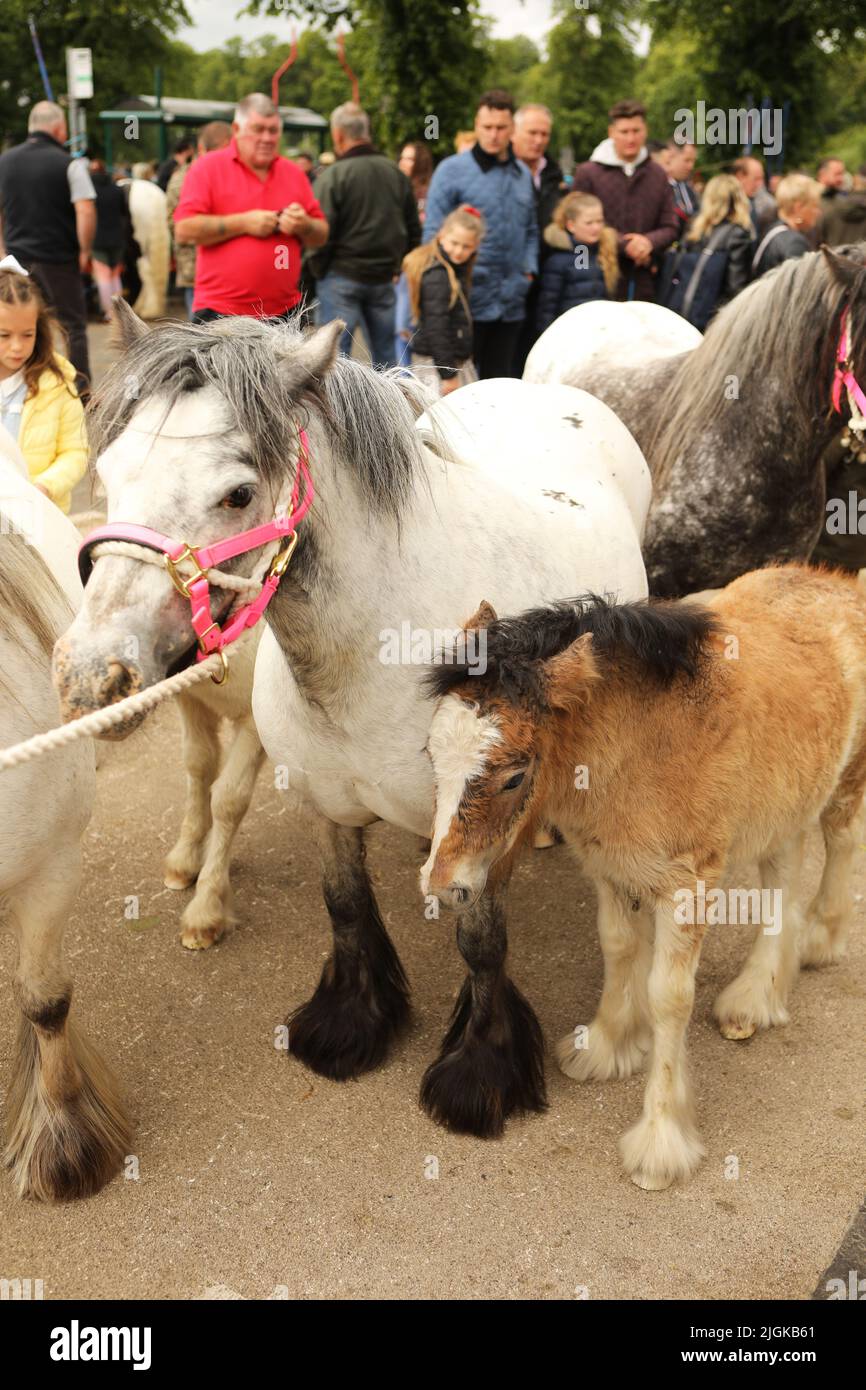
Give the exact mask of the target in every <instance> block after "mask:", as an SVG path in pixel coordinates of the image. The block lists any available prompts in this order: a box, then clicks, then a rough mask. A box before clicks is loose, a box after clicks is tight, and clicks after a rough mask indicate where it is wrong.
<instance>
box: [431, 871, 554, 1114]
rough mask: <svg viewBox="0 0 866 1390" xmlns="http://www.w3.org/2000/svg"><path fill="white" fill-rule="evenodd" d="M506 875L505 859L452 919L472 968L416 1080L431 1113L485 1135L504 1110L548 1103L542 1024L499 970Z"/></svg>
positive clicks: (504, 938)
mask: <svg viewBox="0 0 866 1390" xmlns="http://www.w3.org/2000/svg"><path fill="white" fill-rule="evenodd" d="M509 876H510V865H509V866H508V867H507V868H502V869H500V876H499V878H498V880H497V881H496V882H495V883H490V882H488V887H487V888H486V889H485V892H484V893H483V894H482V896H481V898H480V899H479V901H478V902H477V903H476V905H475V906H474V907H473V908H471V909H470V910H469V911H468V912H466V913H464V914H463V915H462V916H461V917H460V918H459V920H458V924H457V945H458V947H459V949H460V954H461V955H462V956H463V959H464V960H465V961H466V964H467V965H468V967H469V972H470V973H469V975H468V976H467V978H466V980H465V981H464V983H463V987H462V989H461V991H460V994H459V996H458V999H457V1003H456V1005H455V1006H454V1012H453V1014H452V1016H451V1023H450V1025H449V1028H448V1032H447V1033H446V1035H445V1038H444V1040H443V1042H442V1050H441V1052H440V1054H439V1056H438V1058H437V1059H436V1061H435V1062H434V1063H433V1064H432V1066H430V1067H428V1069H427V1071H426V1073H425V1075H424V1080H423V1081H422V1083H421V1104H422V1105H423V1106H424V1109H425V1110H426V1111H427V1112H428V1114H430V1115H431V1116H432V1117H433V1119H434V1120H437V1121H438V1122H439V1123H440V1124H443V1125H445V1126H446V1127H447V1128H448V1129H453V1130H457V1131H458V1132H460V1133H462V1134H477V1135H478V1136H479V1137H480V1138H483V1139H486V1138H493V1137H495V1136H496V1135H499V1134H501V1133H502V1130H503V1128H504V1126H505V1121H506V1120H507V1118H508V1116H509V1115H512V1114H514V1113H515V1112H522V1111H531V1110H544V1109H545V1107H546V1105H547V1097H546V1093H545V1087H544V1039H543V1037H542V1033H541V1026H540V1024H539V1022H538V1019H537V1018H536V1016H535V1013H534V1012H533V1009H532V1006H531V1005H530V1004H529V1002H528V1001H527V1000H526V999H525V998H524V997H523V995H522V994H521V993H520V990H519V989H518V988H517V986H516V985H514V984H513V983H512V981H511V980H510V979H509V978H508V975H507V974H506V971H505V958H506V953H507V949H508V940H507V935H506V926H505V897H506V888H507V882H508V877H509Z"/></svg>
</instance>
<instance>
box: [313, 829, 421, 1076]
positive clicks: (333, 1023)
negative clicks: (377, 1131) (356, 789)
mask: <svg viewBox="0 0 866 1390" xmlns="http://www.w3.org/2000/svg"><path fill="white" fill-rule="evenodd" d="M319 825H320V830H321V844H322V856H323V871H324V873H323V888H324V894H325V904H326V906H327V909H328V913H329V914H330V918H331V924H332V926H333V929H334V949H333V953H332V955H331V956H329V958H328V960H327V961H326V962H325V967H324V969H323V971H322V977H321V979H320V980H319V984H318V986H317V988H316V992H315V994H314V995H313V997H312V998H311V999H310V1000H309V1001H308V1002H307V1003H306V1004H302V1005H301V1007H300V1008H299V1009H296V1010H295V1012H294V1013H293V1014H292V1015H291V1016H290V1018H289V1020H288V1026H289V1051H290V1052H292V1053H294V1055H295V1056H296V1057H298V1058H299V1059H300V1060H301V1061H302V1062H304V1063H305V1064H306V1066H308V1067H310V1068H311V1069H312V1070H313V1071H316V1072H319V1073H320V1074H321V1075H322V1076H329V1077H331V1078H332V1080H334V1081H345V1080H347V1079H348V1078H349V1077H353V1076H359V1075H360V1074H361V1073H362V1072H365V1071H369V1070H370V1069H371V1068H373V1067H376V1066H378V1065H379V1063H380V1062H382V1061H383V1060H384V1058H385V1056H386V1054H387V1052H388V1049H389V1047H390V1045H391V1041H392V1039H393V1038H394V1037H395V1036H396V1035H397V1034H398V1033H399V1032H400V1030H401V1028H402V1027H403V1025H404V1024H405V1023H406V1021H407V1019H408V1016H409V989H408V984H407V981H406V976H405V974H404V973H403V967H402V965H401V964H400V960H399V957H398V956H397V952H396V951H395V950H394V947H393V945H392V943H391V939H390V937H389V936H388V933H387V932H386V930H385V928H384V926H383V924H382V919H381V917H380V915H379V908H378V906H377V903H376V899H375V898H374V896H373V890H372V888H371V887H370V880H369V877H368V875H367V869H366V866H365V863H364V857H365V849H364V832H363V830H360V829H356V828H353V827H346V826H340V825H335V824H334V823H333V822H332V821H326V820H324V819H321V820H320V822H319Z"/></svg>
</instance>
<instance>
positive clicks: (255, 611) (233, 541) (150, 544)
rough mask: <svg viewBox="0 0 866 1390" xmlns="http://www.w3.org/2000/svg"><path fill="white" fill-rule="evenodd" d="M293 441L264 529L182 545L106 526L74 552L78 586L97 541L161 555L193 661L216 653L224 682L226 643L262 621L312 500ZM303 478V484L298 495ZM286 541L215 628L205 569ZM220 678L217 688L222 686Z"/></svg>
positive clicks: (302, 456)
mask: <svg viewBox="0 0 866 1390" xmlns="http://www.w3.org/2000/svg"><path fill="white" fill-rule="evenodd" d="M298 437H299V439H300V451H299V454H298V470H297V473H296V474H295V481H294V484H293V487H292V496H291V503H290V507H289V511H288V513H287V515H285V516H275V517H274V519H273V521H268V522H266V523H265V524H264V525H263V526H254V527H253V528H252V529H251V530H249V531H239V532H238V533H237V534H236V535H234V536H229V537H228V538H227V539H226V540H222V541H215V542H214V543H213V544H212V545H200V546H194V545H190V544H189V543H188V542H187V541H177V540H173V539H172V538H171V537H170V536H164V535H162V533H161V532H159V531H154V530H152V529H151V527H149V526H138V525H135V524H133V523H130V522H125V521H116V522H112V523H111V524H110V525H108V526H100V527H99V528H98V529H97V530H96V531H91V533H90V535H89V536H87V537H86V539H85V540H84V541H83V542H82V544H81V548H80V550H79V552H78V570H79V573H80V575H81V582H82V584H86V583H87V580H88V579H89V577H90V573H91V570H92V569H93V559H92V557H91V551H92V550H93V547H94V546H96V545H99V544H100V542H101V541H127V542H132V543H133V544H134V545H141V546H144V547H145V548H146V549H148V550H156V551H160V552H161V553H162V554H163V555H164V556H165V566H166V569H167V570H168V573H169V575H170V577H171V581H172V583H173V584H174V586H175V588H176V589H177V590H178V591H179V592H180V593H181V594H183V596H184V598H188V599H189V602H190V607H191V610H192V612H191V622H192V627H193V631H194V632H195V635H196V638H197V640H198V646H199V650H198V654H197V656H196V660H197V661H204V660H205V658H206V657H209V656H211V655H213V653H214V652H219V653H220V654H221V655H222V656H223V676H222V680H224V679H225V674H226V672H227V670H228V666H227V664H226V660H225V655H224V652H223V649H224V648H225V647H227V646H228V645H229V644H230V643H231V642H234V641H236V640H237V638H238V637H240V635H241V633H242V632H245V631H246V629H247V628H250V627H254V626H255V624H256V623H257V622H258V621H259V619H260V618H261V616H262V614H263V613H264V611H265V609H266V608H267V606H268V604H269V603H270V601H271V599H272V598H273V596H274V594H275V593H276V590H277V586H278V584H279V582H280V579H281V578H282V576H283V574H284V573H285V570H286V566H287V565H288V563H289V560H290V559H291V557H292V553H293V551H294V549H295V546H296V544H297V540H298V535H297V530H296V527H297V524H298V522H299V521H301V520H302V519H303V518H304V517H305V516H306V514H307V512H308V511H309V510H310V507H311V505H312V502H313V498H314V497H315V490H314V488H313V480H312V478H311V477H310V470H309V466H308V461H309V457H310V450H309V440H308V439H307V432H306V430H299V431H298ZM302 480H303V484H304V495H303V497H301V495H300V489H301V481H302ZM285 538H288V542H289V543H288V545H286V546H284V547H283V549H282V550H279V551H278V552H277V554H276V555H275V556H274V558H273V560H272V561H271V565H270V568H269V570H268V573H267V576H266V578H265V580H264V582H263V584H262V587H261V590H260V592H259V594H258V595H257V597H256V598H255V599H253V600H252V601H251V602H250V603H246V604H244V605H243V606H242V607H241V608H239V609H238V610H237V612H235V613H233V614H232V615H231V616H230V618H229V620H228V622H227V623H226V625H225V627H220V625H219V623H217V622H214V619H213V614H212V613H211V607H210V585H209V584H208V577H207V571H208V570H209V569H215V568H216V567H217V566H218V565H220V564H222V563H223V561H225V560H231V559H233V558H234V557H235V556H236V555H244V554H246V553H247V551H250V550H257V549H258V548H259V547H260V546H263V545H268V544H269V543H270V542H271V541H279V540H284V539H285ZM185 561H191V562H192V564H193V565H194V566H195V570H194V572H193V574H192V575H188V574H180V573H179V572H178V568H177V567H178V565H180V564H183V563H184V562H185ZM222 680H221V681H220V682H219V684H221V683H222Z"/></svg>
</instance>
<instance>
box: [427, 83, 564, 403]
mask: <svg viewBox="0 0 866 1390" xmlns="http://www.w3.org/2000/svg"><path fill="white" fill-rule="evenodd" d="M513 128H514V102H513V101H512V99H511V97H510V96H509V94H508V93H507V92H503V91H499V90H494V91H490V92H485V93H484V95H483V96H482V97H480V98H479V101H478V109H477V111H476V113H475V144H474V145H473V146H472V148H471V149H469V150H466V151H465V152H464V153H463V154H455V155H451V156H450V158H448V159H443V161H442V163H441V164H440V165H439V167H438V168H437V169H436V171H435V173H434V175H433V179H432V182H431V184H430V190H429V192H428V194H427V213H426V217H425V220H424V239H425V241H430V240H431V238H432V237H434V236H436V234H437V232H438V231H439V228H440V227H441V226H442V223H443V222H444V221H445V218H446V217H447V216H448V214H449V212H453V210H454V208H457V207H459V206H460V204H461V203H468V204H469V205H470V206H471V207H476V208H478V209H479V210H480V211H481V212H482V213H483V215H484V219H485V221H486V223H487V230H486V232H485V235H484V240H483V241H482V243H481V246H480V247H479V250H478V258H477V260H476V262H475V268H474V270H473V272H472V288H471V292H470V296H469V307H470V309H471V311H472V318H473V334H474V353H473V355H474V357H475V366H476V368H477V369H478V375H479V377H481V378H482V380H483V379H484V378H485V377H494V376H514V375H516V373H515V371H514V359H515V351H516V348H517V340H518V338H519V337H520V330H521V326H522V324H523V319H524V317H525V314H526V296H527V293H528V291H529V287H530V285H531V284H532V281H533V280H534V279H535V276H536V275H537V273H538V223H537V219H536V214H535V188H534V186H533V182H532V175H531V174H530V172H529V170H528V168H527V167H526V165H525V164H523V163H522V162H521V161H520V160H519V159H517V158H516V157H515V154H514V151H513V150H512V148H511V134H512V131H513Z"/></svg>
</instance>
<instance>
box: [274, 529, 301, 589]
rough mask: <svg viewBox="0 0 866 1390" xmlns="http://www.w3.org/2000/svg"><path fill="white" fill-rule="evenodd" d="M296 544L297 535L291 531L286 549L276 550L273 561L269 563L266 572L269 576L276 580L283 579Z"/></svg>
mask: <svg viewBox="0 0 866 1390" xmlns="http://www.w3.org/2000/svg"><path fill="white" fill-rule="evenodd" d="M297 543H298V533H297V531H292V532H291V533H290V535H289V543H288V545H287V546H286V548H285V549H284V550H278V551H277V553H276V555H275V556H274V558H273V560H272V561H271V568H270V570H269V571H268V573H269V574H270V575H275V576H276V578H277V579H281V578H282V577H283V575H284V574H285V572H286V569H287V567H288V563H289V561H290V560H291V558H292V555H293V554H294V551H295V546H296V545H297Z"/></svg>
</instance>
